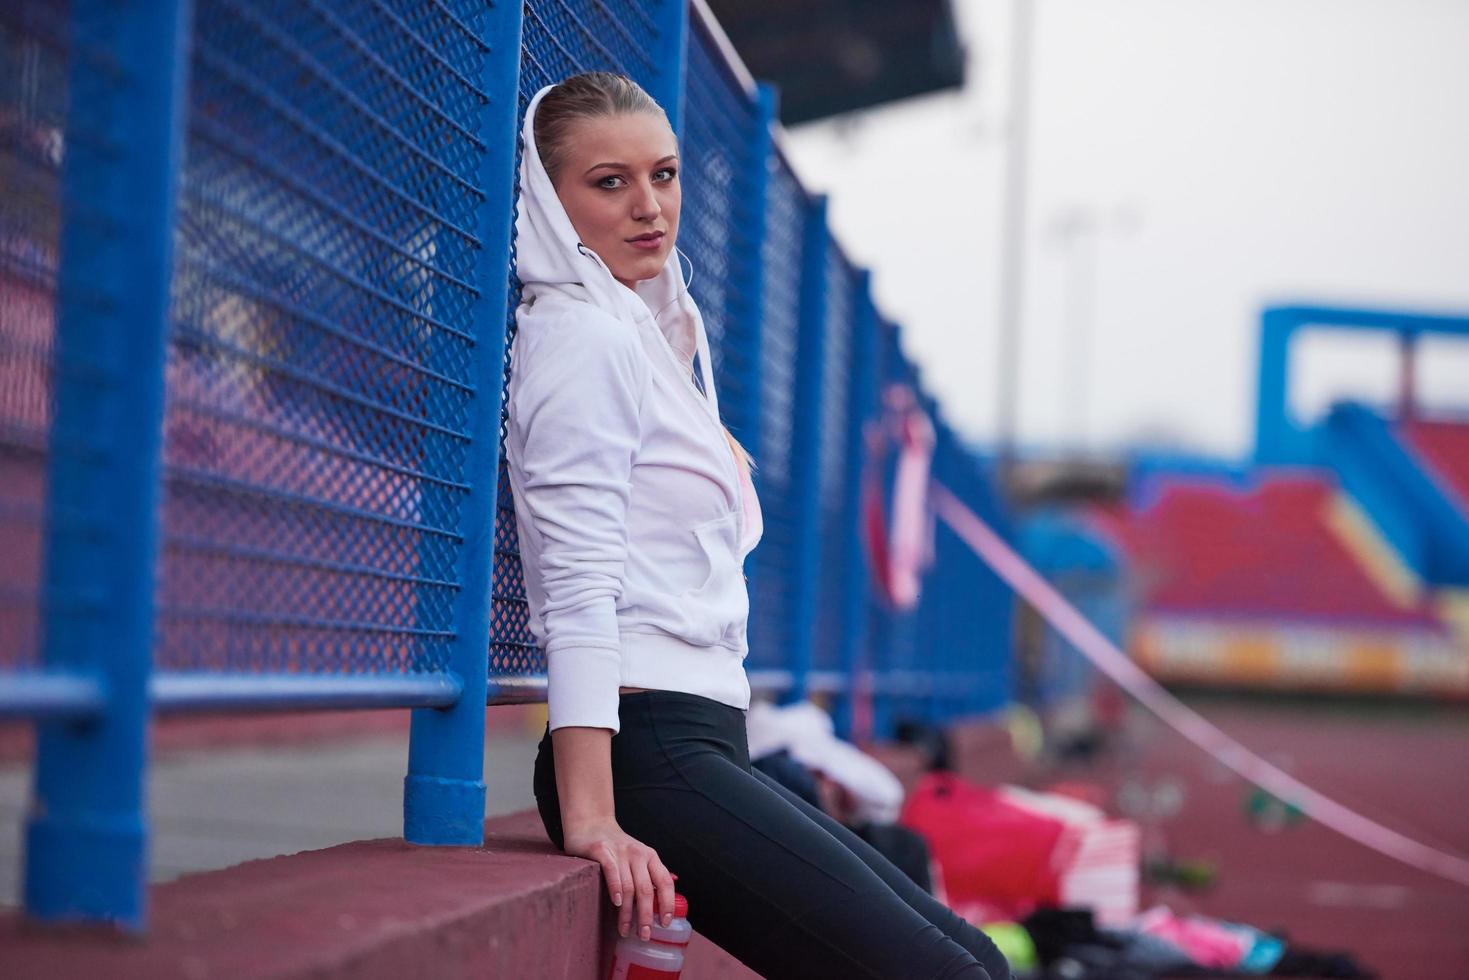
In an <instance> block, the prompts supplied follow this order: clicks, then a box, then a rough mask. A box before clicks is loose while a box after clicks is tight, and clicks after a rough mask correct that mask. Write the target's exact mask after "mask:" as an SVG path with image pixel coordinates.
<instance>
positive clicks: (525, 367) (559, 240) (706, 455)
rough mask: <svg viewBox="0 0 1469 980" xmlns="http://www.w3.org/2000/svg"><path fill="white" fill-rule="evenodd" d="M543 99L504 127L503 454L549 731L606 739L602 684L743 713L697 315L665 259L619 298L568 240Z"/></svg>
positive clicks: (737, 544) (742, 592) (718, 443)
mask: <svg viewBox="0 0 1469 980" xmlns="http://www.w3.org/2000/svg"><path fill="white" fill-rule="evenodd" d="M549 89H550V86H547V87H546V88H543V89H541V90H540V91H539V92H537V93H536V95H535V97H534V98H533V99H531V102H530V106H529V108H528V109H527V110H526V114H525V122H524V126H523V128H522V131H521V136H522V139H523V140H524V151H523V153H522V155H521V164H520V200H519V204H518V207H517V212H516V218H515V247H516V272H517V274H518V275H519V277H520V280H521V282H522V283H523V284H524V286H525V290H524V293H523V299H522V301H521V304H520V306H519V308H518V309H517V310H516V311H515V318H516V324H517V332H516V336H515V339H514V342H513V344H512V346H511V351H510V358H511V360H510V370H511V374H510V384H509V388H508V394H507V414H508V418H509V424H508V428H507V430H506V442H505V452H506V460H507V463H508V470H509V476H510V485H511V488H512V490H513V491H514V494H515V517H516V523H517V526H518V528H519V533H520V556H521V563H522V569H523V573H524V577H525V589H526V599H527V603H528V605H529V607H530V624H529V625H530V630H531V634H532V635H533V636H534V637H535V638H536V641H537V642H538V643H539V644H540V646H541V649H542V650H543V651H545V654H546V663H547V675H548V677H547V681H548V691H547V699H548V701H549V706H550V727H551V729H552V730H555V729H557V728H561V727H563V726H567V725H584V726H590V727H597V728H610V729H612V731H613V732H614V733H616V732H617V731H618V730H619V727H620V726H619V723H618V716H617V707H618V694H617V688H618V687H619V686H620V685H627V686H630V687H646V688H654V689H658V690H670V691H685V692H688V693H692V694H699V695H703V696H705V697H708V698H712V699H714V700H716V701H720V702H722V703H724V704H728V705H732V706H733V707H736V708H740V709H747V708H748V707H749V705H750V683H749V680H748V678H747V677H746V675H745V667H744V659H745V655H746V653H747V652H748V650H749V647H748V644H747V642H746V633H745V627H746V621H747V619H748V617H749V608H750V600H749V594H748V591H747V589H746V584H745V578H744V574H743V571H742V567H743V563H744V558H745V555H746V554H748V553H749V551H750V549H752V548H753V547H754V546H755V544H756V542H758V541H759V539H760V536H761V533H762V530H763V522H762V518H761V513H760V505H759V501H758V500H757V499H756V496H755V488H754V486H753V485H752V484H751V482H750V478H749V474H748V473H747V472H746V471H745V468H744V467H743V466H742V465H740V464H739V463H738V462H737V461H736V459H735V456H734V453H733V451H732V450H731V447H730V445H729V443H728V442H727V441H726V440H725V438H724V433H723V429H722V427H721V425H720V423H719V401H718V397H717V395H716V394H715V391H714V377H713V371H712V368H711V364H710V360H709V341H708V337H707V335H706V334H705V331H704V320H703V317H702V316H700V314H699V310H698V307H697V306H696V305H695V304H694V301H693V298H692V297H691V296H690V295H689V292H688V289H687V288H686V286H685V284H684V282H683V279H682V277H681V275H680V270H679V265H678V254H677V252H674V253H671V254H670V255H669V258H668V261H667V262H666V263H665V264H664V266H663V269H662V270H661V271H660V272H659V274H658V275H657V276H656V277H655V278H653V279H650V280H646V281H643V282H639V283H637V289H636V291H634V290H632V289H629V288H627V287H626V286H624V285H622V284H621V283H619V282H618V281H617V280H616V279H614V278H613V276H612V274H611V272H610V271H609V270H608V268H607V266H606V265H605V264H604V263H603V261H602V260H601V258H600V257H598V256H597V255H596V253H595V252H593V251H592V250H591V249H589V248H587V247H585V246H583V245H582V244H581V243H580V242H579V241H578V239H577V234H576V231H575V230H574V228H573V227H572V224H571V220H570V219H569V218H568V217H567V215H566V211H565V209H564V208H563V207H562V205H561V201H560V199H559V198H558V197H557V196H556V191H555V189H554V188H553V187H552V185H551V180H550V178H549V177H548V176H547V175H546V170H545V167H544V166H543V165H542V164H541V159H540V154H539V153H538V152H537V150H536V145H535V134H534V119H535V113H536V107H537V106H539V105H540V102H541V99H542V98H543V97H544V96H545V94H546V92H547V91H549ZM655 310H656V311H661V313H660V315H659V316H658V317H657V318H656V319H655V318H654V315H653V311H655ZM695 351H697V352H698V354H699V362H700V365H699V366H700V377H701V380H702V382H703V386H704V391H705V392H707V398H706V397H705V396H704V395H701V394H700V393H699V391H698V389H697V388H696V387H695V386H694V380H693V357H694V353H695Z"/></svg>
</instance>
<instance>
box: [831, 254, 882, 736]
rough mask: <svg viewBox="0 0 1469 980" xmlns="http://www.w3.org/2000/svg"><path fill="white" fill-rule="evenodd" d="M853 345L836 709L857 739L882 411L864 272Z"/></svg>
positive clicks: (839, 726) (839, 722) (856, 295)
mask: <svg viewBox="0 0 1469 980" xmlns="http://www.w3.org/2000/svg"><path fill="white" fill-rule="evenodd" d="M852 302H853V304H854V309H853V311H852V314H853V322H852V342H851V350H850V357H851V363H850V364H849V365H848V367H847V370H848V379H849V380H848V382H847V385H848V387H847V432H846V436H845V438H846V443H847V445H846V460H845V461H844V464H843V467H842V497H843V499H842V515H843V518H842V521H843V523H842V533H843V534H845V535H846V536H847V544H846V552H847V566H846V568H844V569H843V570H842V616H841V624H842V625H841V631H842V632H841V639H840V641H839V642H840V643H841V647H840V650H839V660H838V661H837V663H838V667H839V669H840V670H841V671H842V674H843V675H844V676H845V678H846V688H845V689H844V690H843V691H841V692H839V693H838V695H837V697H836V698H835V704H834V705H833V706H832V707H833V710H832V720H833V724H834V725H835V727H836V730H837V732H838V734H840V735H841V736H842V737H843V738H847V739H850V738H851V737H852V701H853V698H854V697H855V694H856V683H857V673H858V671H859V670H860V669H862V666H863V657H862V651H863V649H864V648H865V646H866V643H867V632H868V629H867V627H868V615H867V607H868V603H869V601H870V595H871V588H872V586H871V581H870V576H869V573H868V568H867V558H866V555H865V550H866V546H865V542H864V541H863V538H862V513H861V507H862V472H863V468H864V461H865V459H866V456H867V441H866V438H865V436H864V427H865V426H866V424H867V422H868V421H869V420H870V419H872V418H873V417H874V416H875V415H876V407H877V351H876V342H877V331H878V322H877V309H876V307H875V306H874V305H873V301H872V271H871V270H869V269H861V270H858V272H857V280H856V282H855V283H854V284H853V299H852Z"/></svg>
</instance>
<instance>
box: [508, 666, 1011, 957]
mask: <svg viewBox="0 0 1469 980" xmlns="http://www.w3.org/2000/svg"><path fill="white" fill-rule="evenodd" d="M619 717H620V719H621V720H620V724H621V730H620V731H619V732H618V733H617V734H616V735H614V736H613V737H612V784H613V794H614V802H615V805H616V808H617V822H618V824H619V825H620V826H621V827H622V829H623V830H624V831H626V832H627V833H629V834H631V835H632V836H633V837H636V838H637V839H638V840H640V841H642V842H643V843H644V844H647V845H648V846H649V847H652V848H653V849H654V850H656V851H657V852H658V857H659V858H660V859H661V860H662V862H663V863H664V865H665V866H667V868H668V869H669V870H670V871H672V872H673V873H674V874H677V875H678V885H677V887H678V891H679V893H680V894H682V895H684V896H685V897H687V898H688V901H689V922H690V924H691V925H693V926H694V928H695V929H697V930H698V931H699V932H700V933H701V934H703V935H704V936H706V937H708V938H709V939H711V940H713V941H714V942H716V943H718V944H719V945H720V946H722V947H724V949H725V950H726V951H727V952H729V953H730V954H731V955H733V956H734V957H736V958H737V959H739V960H740V962H742V963H744V964H745V965H746V966H748V967H749V968H750V969H752V970H754V971H755V972H757V973H759V974H761V975H763V976H765V977H766V978H768V980H782V978H785V977H792V978H813V977H833V978H857V977H875V978H880V980H899V978H913V980H930V978H933V980H936V978H940V977H962V978H965V980H986V978H989V980H1007V978H1008V977H1009V976H1010V968H1009V965H1008V964H1007V963H1006V962H1005V958H1004V956H1003V955H1001V953H1000V951H999V950H998V949H996V948H995V946H994V944H993V943H992V942H990V940H989V937H988V936H986V935H985V934H984V933H983V932H981V931H980V930H978V929H976V928H975V927H974V926H972V925H970V924H969V923H967V922H965V921H964V920H963V919H961V918H959V917H958V916H957V915H955V914H954V913H953V912H951V911H950V910H949V909H948V908H946V907H945V906H944V905H943V904H942V903H941V902H939V901H938V900H937V899H935V898H934V897H933V896H931V895H929V894H928V893H926V892H924V891H923V890H922V889H920V888H919V887H918V886H917V885H915V884H914V883H913V882H912V881H911V880H910V879H909V878H908V877H907V876H906V875H905V874H903V873H902V872H901V871H899V870H898V869H897V868H896V867H895V866H894V865H893V864H892V863H891V862H890V861H888V860H887V859H886V858H884V857H883V856H882V855H881V854H879V853H878V852H877V851H876V850H874V849H873V848H872V847H871V846H870V845H869V844H867V843H866V842H865V841H863V840H862V839H861V838H860V837H858V836H857V835H856V834H854V833H852V832H851V831H850V830H848V829H847V828H845V827H843V826H842V825H841V824H840V823H838V822H837V821H835V820H833V819H832V818H831V817H829V816H827V815H826V814H825V813H822V812H821V811H820V810H818V809H817V808H815V807H813V806H812V805H811V804H809V803H807V802H806V801H805V800H802V799H801V798H800V797H798V796H796V795H795V794H794V793H792V792H790V791H789V790H787V789H786V788H785V787H783V786H781V785H780V784H779V783H777V782H775V781H774V780H772V779H770V777H768V776H766V775H765V774H764V773H761V772H759V771H758V770H752V769H751V768H750V750H749V746H748V744H747V742H746V740H745V712H743V711H741V710H740V709H738V708H732V707H730V706H729V705H726V704H721V703H720V702H718V701H714V700H712V699H710V698H705V697H700V696H699V695H696V694H684V693H682V692H677V691H637V692H629V693H625V694H622V695H621V708H620V713H619ZM535 795H536V805H537V806H538V807H539V809H540V813H541V820H542V822H543V823H544V824H545V827H546V833H547V835H548V836H549V837H550V838H551V841H552V843H554V844H555V845H556V846H557V847H558V848H559V847H562V846H563V844H564V838H563V837H562V834H561V809H560V805H559V803H558V801H557V796H556V770H555V757H554V753H553V751H552V748H551V734H550V731H549V727H548V730H547V732H546V734H545V736H544V737H543V738H542V739H541V744H540V750H539V752H538V754H537V755H536V767H535Z"/></svg>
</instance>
